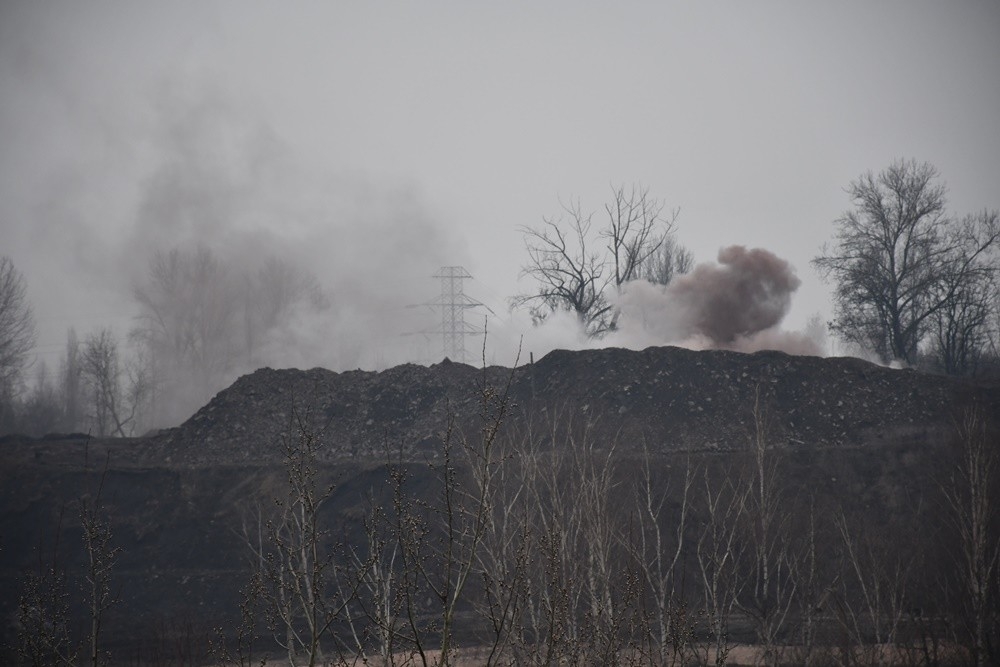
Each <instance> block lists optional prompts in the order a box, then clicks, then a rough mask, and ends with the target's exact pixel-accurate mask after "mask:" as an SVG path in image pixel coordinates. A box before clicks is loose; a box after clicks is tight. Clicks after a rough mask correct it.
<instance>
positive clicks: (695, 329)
mask: <svg viewBox="0 0 1000 667" xmlns="http://www.w3.org/2000/svg"><path fill="white" fill-rule="evenodd" d="M799 284H800V281H799V279H798V278H797V277H796V275H795V271H794V269H793V268H792V266H791V265H790V264H789V263H788V262H786V261H785V260H783V259H781V258H779V257H777V256H776V255H774V254H773V253H771V252H769V251H767V250H764V249H762V248H751V249H747V248H745V247H743V246H729V247H726V248H723V249H722V250H720V251H719V255H718V261H717V262H710V263H701V264H698V265H697V266H696V267H695V268H694V270H693V271H692V272H691V273H689V274H686V275H681V276H677V277H676V278H674V280H672V281H671V282H670V283H669V284H668V285H666V286H664V285H657V284H652V283H649V282H647V281H645V280H635V281H632V282H629V283H626V284H625V285H623V286H622V289H621V291H620V293H618V294H617V295H616V296H614V297H613V299H612V301H613V303H614V305H615V307H617V308H618V309H619V311H620V315H619V319H618V328H617V330H615V331H613V332H611V333H610V334H608V335H607V336H605V337H604V338H602V339H600V340H588V339H586V337H585V336H584V335H583V332H582V330H581V327H580V324H579V321H578V320H577V319H576V318H575V317H574V316H573V315H571V314H570V313H567V312H560V313H555V314H554V315H553V316H551V317H549V318H548V319H547V320H546V321H545V323H544V324H543V325H542V326H540V327H538V328H537V329H534V330H531V331H530V332H529V333H527V334H526V335H525V343H524V347H525V348H526V349H527V350H528V351H530V352H531V353H532V354H534V355H535V356H540V355H541V354H544V353H545V352H547V351H548V350H550V349H554V348H556V347H564V348H568V349H584V348H595V347H625V348H630V349H642V348H645V347H649V346H654V345H677V346H680V347H687V348H691V349H696V350H708V349H716V350H734V351H738V352H756V351H758V350H780V351H783V352H787V353H789V354H806V355H820V354H822V353H823V349H822V344H821V343H820V342H819V341H817V340H815V338H814V337H812V336H809V335H806V334H804V333H799V332H794V331H786V330H784V329H782V328H781V323H782V321H783V319H784V317H785V315H786V314H787V313H788V309H789V307H790V305H791V299H792V294H793V293H794V292H795V290H796V289H798V287H799ZM522 326H523V324H522Z"/></svg>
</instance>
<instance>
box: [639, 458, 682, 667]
mask: <svg viewBox="0 0 1000 667" xmlns="http://www.w3.org/2000/svg"><path fill="white" fill-rule="evenodd" d="M695 474H696V471H695V470H694V468H693V466H692V463H691V461H690V459H688V460H687V461H686V463H685V466H684V477H683V479H682V481H681V488H680V491H679V493H680V499H679V503H680V508H679V510H678V512H677V515H676V517H671V518H672V519H673V523H672V524H671V525H669V527H667V526H665V525H664V523H665V522H666V521H667V520H668V517H667V516H666V515H667V507H666V506H667V501H668V499H670V497H671V495H672V494H673V492H674V489H673V488H672V486H671V484H670V482H669V479H666V480H658V479H656V478H655V477H654V471H653V467H652V455H651V453H650V452H649V449H648V447H647V448H645V449H644V451H643V457H642V474H641V476H640V478H639V480H638V482H637V486H638V488H637V489H636V501H637V517H638V518H637V521H636V523H637V524H638V528H637V532H638V535H637V538H636V539H633V540H632V541H631V543H630V545H629V546H630V547H631V551H632V553H633V557H634V558H635V559H636V560H637V561H638V562H639V574H640V577H641V579H642V581H643V583H644V584H645V587H646V594H647V595H648V596H649V597H650V599H651V622H650V635H651V640H652V641H651V644H652V646H651V647H650V650H649V651H648V653H649V656H650V660H652V661H654V662H656V663H657V664H663V665H684V664H687V663H688V661H689V659H690V658H691V653H692V648H691V642H692V641H693V639H694V623H693V619H692V618H691V615H690V614H689V610H688V605H687V601H686V600H685V598H684V590H683V580H684V577H683V567H684V563H683V562H682V561H681V556H682V555H683V553H684V547H685V536H686V533H687V529H688V523H689V517H688V514H689V512H690V504H691V487H692V485H693V484H694V480H695Z"/></svg>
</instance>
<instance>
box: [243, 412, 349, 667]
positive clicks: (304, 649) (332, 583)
mask: <svg viewBox="0 0 1000 667" xmlns="http://www.w3.org/2000/svg"><path fill="white" fill-rule="evenodd" d="M321 433H322V430H316V429H315V428H313V427H312V425H311V424H310V420H309V417H308V416H307V415H302V414H301V413H300V412H299V411H298V410H296V409H294V408H293V410H292V414H291V417H290V421H289V425H288V429H287V431H286V434H285V437H284V441H283V443H282V448H283V451H284V469H285V473H286V479H287V487H286V495H285V496H284V497H283V498H276V499H275V503H276V505H277V508H278V510H279V512H278V517H277V518H276V519H273V520H271V521H269V522H268V523H267V542H268V544H267V547H264V546H263V545H260V544H258V545H257V546H256V547H254V545H253V544H252V543H250V544H251V547H252V548H255V549H256V550H264V549H266V552H265V553H261V552H260V551H258V552H257V554H258V557H259V558H261V559H263V561H264V565H263V575H262V576H263V579H262V582H261V586H260V587H259V589H258V591H259V596H260V599H261V600H262V602H263V604H264V606H265V608H266V615H267V617H268V619H269V623H270V626H271V630H272V631H273V632H274V639H275V641H276V642H277V643H278V644H279V645H280V646H281V647H282V648H283V649H284V650H285V652H286V654H287V657H288V663H289V665H292V667H295V666H297V665H308V666H309V667H314V666H315V665H319V664H326V663H325V660H326V658H325V652H326V651H328V650H329V649H330V646H329V644H328V639H329V638H330V637H331V636H332V635H333V633H332V632H331V629H332V628H333V626H334V624H335V623H337V622H339V621H343V620H344V619H345V618H346V615H347V610H348V606H349V605H350V604H351V602H352V601H353V600H354V599H355V597H356V595H357V590H358V587H359V586H360V577H359V575H358V572H359V570H356V569H354V568H353V567H352V563H351V562H350V560H349V558H347V555H346V550H344V549H341V548H340V547H339V546H338V545H336V544H334V543H333V540H332V536H331V531H330V528H329V527H328V526H327V525H325V524H324V523H323V521H322V519H321V516H320V510H321V508H322V507H323V505H324V504H325V503H326V501H327V500H328V499H329V498H330V495H331V494H332V493H333V491H334V487H333V486H332V485H327V486H323V485H322V484H321V482H320V470H319V466H318V447H319V445H320V440H321ZM362 569H363V568H362ZM341 580H344V581H346V582H347V584H346V586H340V585H338V584H339V582H340V581H341ZM334 639H337V638H336V637H334ZM324 644H326V648H324ZM341 648H343V646H342V645H341V646H338V647H337V650H340V649H341Z"/></svg>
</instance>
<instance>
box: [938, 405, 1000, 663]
mask: <svg viewBox="0 0 1000 667" xmlns="http://www.w3.org/2000/svg"><path fill="white" fill-rule="evenodd" d="M991 436H992V437H993V439H992V441H991ZM996 445H997V442H996V434H991V433H990V432H989V430H988V427H987V423H986V417H985V415H984V413H983V409H982V408H981V407H972V408H969V409H967V410H966V411H964V412H963V414H962V415H961V416H960V418H959V422H958V448H957V454H958V456H957V457H956V458H957V461H956V464H955V465H954V467H953V469H952V470H951V472H950V475H949V478H948V480H947V482H946V483H945V484H943V485H942V491H943V493H944V497H945V501H946V507H947V511H948V518H949V520H950V523H951V525H952V528H953V529H954V531H955V533H956V535H957V538H958V539H957V540H955V545H956V551H957V557H956V561H957V568H956V569H957V572H958V575H959V576H958V579H959V581H960V582H961V586H962V588H963V591H962V592H963V595H962V598H963V599H964V601H965V605H964V606H965V607H966V608H965V609H963V610H962V611H963V612H964V615H965V621H966V625H967V627H968V635H969V637H970V640H971V641H970V644H971V645H970V646H969V652H970V654H971V658H972V663H973V664H974V665H976V667H979V666H980V665H984V664H993V662H989V663H988V661H990V660H991V659H992V660H993V661H995V660H996V659H997V657H998V656H997V655H996V654H995V652H996V651H998V650H1000V647H997V646H993V647H992V649H993V651H994V655H992V656H991V655H989V654H988V651H989V650H990V648H991V647H990V641H988V640H989V639H990V638H991V635H992V638H993V639H994V641H995V639H996V633H997V631H998V630H1000V620H998V619H997V617H996V614H995V613H994V614H991V607H990V604H991V602H994V600H995V598H996V596H997V595H1000V590H998V584H1000V581H998V577H997V570H998V566H1000V533H998V529H1000V525H998V522H997V512H998V511H1000V508H998V491H1000V487H998V484H1000V453H998V449H997V446H996ZM991 626H992V627H991Z"/></svg>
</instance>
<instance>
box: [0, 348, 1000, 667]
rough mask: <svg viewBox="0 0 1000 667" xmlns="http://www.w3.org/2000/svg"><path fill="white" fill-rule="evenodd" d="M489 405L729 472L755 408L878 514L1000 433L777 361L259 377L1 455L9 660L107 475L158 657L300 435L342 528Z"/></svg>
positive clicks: (950, 404)
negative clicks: (155, 422)
mask: <svg viewBox="0 0 1000 667" xmlns="http://www.w3.org/2000/svg"><path fill="white" fill-rule="evenodd" d="M491 391H492V392H494V395H501V396H503V395H505V396H506V397H507V402H506V406H507V418H506V421H505V427H506V428H508V429H511V430H512V431H516V432H522V433H523V432H527V430H528V429H531V430H532V432H535V433H545V432H549V433H551V432H552V429H551V425H552V424H553V423H566V422H573V423H574V424H578V425H581V426H585V427H586V428H587V431H588V433H589V434H590V435H591V436H592V437H594V438H598V439H599V440H601V441H603V442H608V443H610V442H612V441H614V442H615V443H616V444H617V447H618V448H619V449H618V451H620V452H622V456H628V452H629V451H635V450H636V449H638V448H645V449H647V450H650V451H653V452H655V453H657V454H660V455H663V456H667V457H669V456H670V455H672V454H674V453H677V452H700V454H699V455H700V456H703V457H717V458H719V457H725V456H728V454H727V453H728V452H729V451H730V450H736V449H741V448H743V447H745V446H746V443H747V441H748V439H749V437H750V434H751V432H752V429H753V426H754V422H753V406H754V404H755V402H758V404H759V405H760V406H761V408H762V412H763V413H764V414H765V415H766V423H767V434H768V439H769V440H770V442H771V443H773V444H774V445H775V446H778V447H781V448H783V449H784V450H786V451H789V452H790V453H791V457H790V458H789V461H790V464H789V465H793V466H797V468H796V469H795V473H794V474H795V477H796V479H801V480H803V481H802V483H812V482H811V481H810V480H813V479H814V478H815V480H820V481H821V482H822V483H824V484H830V483H831V482H830V480H836V479H838V478H839V480H840V481H839V482H836V483H837V485H838V488H840V489H842V490H846V491H845V493H846V492H848V491H849V492H850V493H851V494H852V495H854V496H856V497H858V498H862V499H863V502H865V503H868V502H871V503H873V506H875V505H877V506H878V507H882V508H885V507H889V508H891V507H892V506H893V504H894V502H896V501H895V500H893V499H894V498H898V497H902V496H901V495H900V492H899V489H900V488H901V487H902V486H904V485H906V484H916V483H922V482H914V480H918V479H920V476H921V475H923V474H925V472H926V471H927V470H928V469H930V468H932V455H931V454H930V453H929V452H931V451H932V448H933V447H934V446H935V445H937V444H940V443H941V442H943V441H945V440H947V439H948V438H949V437H950V434H951V433H952V432H953V428H954V420H955V419H956V416H957V415H958V414H959V413H960V412H961V410H962V409H963V408H965V407H968V406H972V405H979V406H980V408H981V409H982V411H983V414H985V415H988V416H989V417H988V418H990V419H992V420H993V426H994V427H998V426H1000V424H998V420H1000V387H997V386H979V385H975V384H970V383H967V382H962V381H958V380H954V379H950V378H943V377H938V376H930V375H925V374H921V373H917V372H913V371H904V370H892V369H889V368H882V367H879V366H875V365H872V364H869V363H866V362H864V361H860V360H856V359H843V358H830V359H820V358H813V357H797V356H789V355H786V354H782V353H778V352H761V353H756V354H750V355H746V354H739V353H734V352H718V351H713V352H693V351H689V350H684V349H679V348H671V347H663V348H649V349H647V350H644V351H641V352H636V351H627V350H620V349H604V350H592V351H583V352H565V351H557V352H553V353H551V354H549V355H547V356H545V357H544V358H543V359H541V360H539V361H537V362H536V363H533V364H527V365H523V366H521V367H519V368H516V369H514V370H510V369H505V368H497V367H491V368H487V369H477V368H474V367H472V366H468V365H464V364H458V363H450V362H447V361H445V362H443V363H440V364H437V365H434V366H431V367H422V366H414V365H405V366H399V367H396V368H392V369H389V370H386V371H382V372H363V371H352V372H344V373H335V372H331V371H327V370H322V369H312V370H308V371H300V370H272V369H261V370H258V371H256V372H254V373H252V374H250V375H246V376H244V377H241V378H240V379H239V380H237V381H236V382H235V383H234V384H233V385H232V386H231V387H229V388H228V389H225V390H224V391H221V392H219V394H218V395H217V396H216V397H215V398H214V399H212V401H211V402H210V403H209V404H208V405H206V406H205V407H204V408H202V409H201V410H200V411H198V413H197V414H195V415H194V416H193V417H191V419H189V420H188V421H187V422H185V423H184V424H183V425H181V426H179V427H177V428H173V429H169V430H166V431H162V432H160V433H158V434H155V435H152V436H150V437H146V438H134V439H127V440H101V441H91V442H89V443H88V442H87V441H86V440H85V439H81V438H63V439H59V438H49V439H40V440H30V439H24V438H22V439H18V438H7V439H5V440H4V441H3V442H0V621H2V623H3V626H2V633H3V635H4V636H3V637H0V643H3V642H4V641H7V642H9V641H11V640H12V638H13V633H14V621H15V618H16V604H17V599H18V592H19V590H20V589H21V586H22V583H23V577H24V574H25V573H26V572H27V571H30V570H32V569H34V570H35V571H37V570H38V568H39V566H40V564H44V563H49V562H52V559H53V554H54V558H55V560H56V562H57V564H58V565H59V566H60V567H63V568H65V569H66V570H67V571H69V572H80V571H81V568H82V565H83V563H84V562H85V556H84V554H83V553H82V550H81V548H80V527H79V521H78V519H77V518H76V509H75V507H76V503H77V501H78V500H79V498H80V497H81V496H83V495H85V494H87V493H92V492H93V490H94V488H95V484H96V482H97V480H98V479H99V474H98V471H99V470H100V469H101V467H102V466H103V464H104V462H105V461H107V463H108V466H109V469H108V475H107V480H106V489H105V498H106V500H107V507H108V512H109V515H110V516H111V517H112V520H113V522H114V537H115V542H116V544H117V545H118V546H120V547H121V549H122V551H121V555H120V557H119V561H118V565H117V566H116V570H115V577H116V581H117V582H118V585H119V586H120V590H121V592H122V593H121V603H120V604H119V605H117V606H116V607H115V609H114V615H113V617H112V618H110V619H109V621H108V623H109V627H116V628H118V629H119V630H120V633H121V634H120V636H122V637H130V638H133V639H134V638H136V637H146V636H147V635H149V636H148V637H147V639H146V641H148V642H156V641H166V640H165V639H164V637H165V636H166V634H165V633H167V627H168V626H170V627H173V625H171V624H174V625H176V626H177V627H183V628H189V630H188V631H189V632H191V631H193V630H190V628H199V629H202V630H204V629H206V628H210V627H213V626H215V625H219V624H220V623H223V622H224V619H226V618H232V617H233V615H234V614H235V613H236V610H237V609H238V589H239V587H240V586H241V585H242V584H243V583H244V582H245V580H246V579H245V562H246V553H247V551H246V547H245V544H244V542H243V540H242V538H241V530H242V528H241V526H242V525H243V523H244V521H245V520H246V518H247V507H248V506H250V505H249V503H250V502H251V501H254V500H255V499H256V500H257V501H258V502H259V501H260V499H261V498H264V499H266V498H268V497H269V496H273V495H275V494H278V493H280V488H281V482H282V479H283V471H282V469H281V465H280V462H281V459H282V447H281V443H282V442H283V439H284V438H286V437H287V436H288V434H289V433H290V432H293V431H294V429H295V428H297V427H299V426H302V425H304V426H305V427H306V428H307V429H308V430H310V431H311V432H314V433H316V434H318V436H319V438H320V441H321V448H320V457H321V459H322V460H323V462H324V466H325V472H324V474H326V475H327V476H328V477H329V478H330V479H331V480H333V481H336V482H337V483H338V486H337V488H336V491H335V495H334V496H333V498H331V500H330V502H329V506H330V511H331V512H335V513H337V514H338V515H341V516H352V517H357V516H359V515H360V513H361V512H362V511H363V506H364V502H365V498H366V494H370V493H371V492H372V490H373V489H375V490H376V491H377V490H378V489H377V487H378V485H380V484H381V483H382V482H381V480H384V474H383V473H384V469H383V468H382V467H381V466H382V465H383V462H384V461H385V460H386V457H387V455H390V454H391V455H392V456H393V457H394V458H397V459H398V457H399V456H403V457H404V458H408V459H409V460H410V461H412V462H414V463H413V465H414V466H415V467H414V470H415V472H414V475H415V476H419V475H420V474H421V473H420V472H419V470H421V469H422V470H424V471H426V470H427V467H426V465H424V464H425V463H426V462H427V461H429V460H432V459H433V458H434V457H435V456H436V455H437V454H438V453H439V452H440V450H441V447H440V446H441V443H442V440H443V438H444V437H446V436H445V434H446V433H447V432H448V430H449V425H451V427H452V428H451V432H452V434H454V435H456V436H458V437H461V435H462V434H468V435H470V436H473V437H474V436H475V434H476V433H477V432H478V429H480V428H481V425H482V422H481V420H480V413H481V406H482V397H483V395H484V392H491ZM489 405H490V409H495V408H496V402H495V401H493V402H491V403H490V404H489ZM548 444H550V445H553V446H558V445H559V443H558V442H549V443H548ZM421 466H423V468H421ZM424 474H428V473H426V472H425V473H424ZM823 480H825V481H823ZM816 483H820V482H816ZM56 535H59V539H58V546H57V541H56V539H55V537H56ZM74 594H75V593H74ZM149 633H152V634H149ZM157 633H159V634H157ZM171 641H173V640H171ZM2 657H3V654H2V653H0V658H2Z"/></svg>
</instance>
